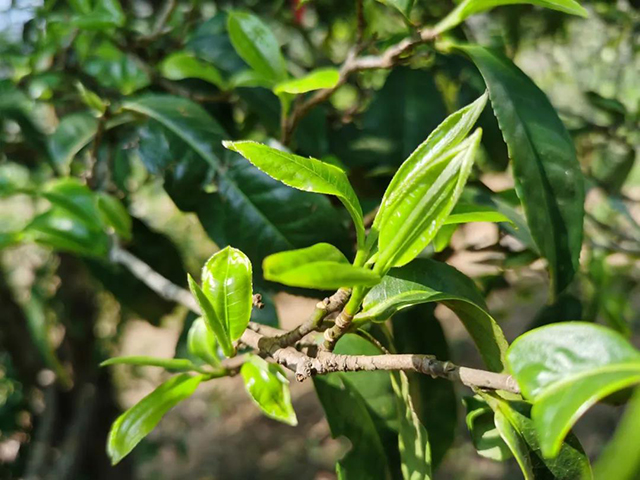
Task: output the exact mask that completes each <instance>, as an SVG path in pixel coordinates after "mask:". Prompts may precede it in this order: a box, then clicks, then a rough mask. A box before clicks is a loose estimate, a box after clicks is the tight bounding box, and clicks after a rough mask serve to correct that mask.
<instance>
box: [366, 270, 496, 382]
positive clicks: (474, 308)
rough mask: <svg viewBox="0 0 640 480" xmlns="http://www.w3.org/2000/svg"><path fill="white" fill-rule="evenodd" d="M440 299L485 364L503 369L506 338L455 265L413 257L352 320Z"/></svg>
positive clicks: (391, 273)
mask: <svg viewBox="0 0 640 480" xmlns="http://www.w3.org/2000/svg"><path fill="white" fill-rule="evenodd" d="M428 302H442V303H443V304H444V305H446V306H447V307H449V308H451V309H452V310H453V311H454V312H455V313H456V314H457V315H458V317H459V318H460V320H461V321H462V323H464V326H465V328H466V329H467V331H468V332H469V334H470V335H471V336H472V338H473V340H474V341H475V343H476V345H477V346H478V349H479V350H480V354H481V355H482V357H483V359H484V361H485V363H486V364H487V366H488V367H489V368H490V369H491V370H494V371H501V370H502V369H503V359H504V354H505V352H506V349H507V346H508V344H507V341H506V339H505V338H504V334H503V333H502V330H501V328H500V326H499V325H498V324H497V323H496V321H495V320H494V319H493V318H492V317H491V315H490V314H489V313H488V312H487V307H486V305H485V302H484V299H483V298H482V295H481V294H480V292H479V291H478V290H477V288H476V287H475V285H474V284H473V281H471V280H470V279H469V278H468V277H466V276H465V275H463V274H462V273H460V272H459V271H458V270H456V269H455V268H453V267H451V266H449V265H447V264H445V263H442V262H436V261H434V260H429V259H419V260H414V261H413V262H411V263H410V264H409V265H406V266H404V267H402V268H397V269H392V270H390V271H389V273H388V274H387V275H386V276H385V277H383V279H382V281H381V282H380V283H379V284H378V285H376V286H375V287H373V289H372V290H371V291H370V292H369V294H368V295H367V296H366V297H365V299H364V303H363V308H362V311H361V312H360V313H359V314H358V315H356V322H364V321H369V320H373V321H384V320H386V319H387V318H390V317H391V316H393V314H394V313H396V312H397V311H399V310H402V309H403V308H407V307H409V306H411V305H417V304H420V303H428Z"/></svg>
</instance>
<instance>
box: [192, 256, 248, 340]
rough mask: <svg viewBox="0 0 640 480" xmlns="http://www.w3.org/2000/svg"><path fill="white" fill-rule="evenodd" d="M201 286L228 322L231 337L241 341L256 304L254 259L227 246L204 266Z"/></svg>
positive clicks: (227, 328) (217, 310) (219, 316)
mask: <svg viewBox="0 0 640 480" xmlns="http://www.w3.org/2000/svg"><path fill="white" fill-rule="evenodd" d="M202 289H203V291H204V294H205V295H206V296H207V298H208V299H209V301H210V302H211V305H213V308H214V310H215V312H216V315H217V316H218V318H220V319H221V320H222V322H223V325H225V330H226V331H227V332H228V334H229V339H230V340H231V341H232V342H234V341H236V340H238V339H239V338H240V337H241V336H242V334H243V333H244V331H245V330H246V328H247V325H248V324H249V318H250V317H251V307H252V304H253V300H252V297H253V286H252V281H251V262H250V261H249V259H248V258H247V256H246V255H245V254H244V253H242V252H241V251H240V250H238V249H236V248H233V247H226V248H224V249H222V250H220V251H219V252H217V253H215V254H214V255H212V256H211V258H210V259H209V260H208V261H207V263H206V264H205V266H204V267H203V268H202Z"/></svg>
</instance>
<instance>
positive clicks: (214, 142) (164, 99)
mask: <svg viewBox="0 0 640 480" xmlns="http://www.w3.org/2000/svg"><path fill="white" fill-rule="evenodd" d="M122 108H124V109H126V110H131V111H134V112H138V113H141V114H143V115H146V116H148V117H151V118H153V119H154V120H157V121H158V122H160V123H161V124H162V125H164V126H165V127H166V128H168V129H169V130H171V131H172V132H173V133H175V134H176V135H178V136H179V137H180V138H181V139H182V140H184V141H185V142H186V143H187V144H188V145H189V146H190V147H191V148H193V149H194V150H195V151H196V152H197V153H198V154H199V155H200V156H201V157H202V158H203V159H205V160H206V161H207V162H209V164H210V165H212V166H213V167H216V168H217V167H218V166H219V165H220V158H221V153H222V151H221V150H220V149H219V147H218V146H219V145H220V142H221V141H222V139H223V138H224V137H226V134H225V132H224V130H223V129H222V127H221V126H220V125H219V124H218V123H217V122H216V121H215V120H214V119H213V118H212V117H211V116H210V115H209V114H208V113H207V112H206V111H205V110H204V109H203V108H202V107H201V106H200V105H198V104H196V103H193V102H192V101H191V100H188V99H186V98H182V97H176V96H173V95H160V94H154V95H145V96H142V97H137V98H134V99H131V100H127V101H126V102H124V103H123V105H122Z"/></svg>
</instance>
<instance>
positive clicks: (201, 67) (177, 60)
mask: <svg viewBox="0 0 640 480" xmlns="http://www.w3.org/2000/svg"><path fill="white" fill-rule="evenodd" d="M160 72H161V73H162V76H163V77H165V78H168V79H169V80H184V79H185V78H198V79H200V80H204V81H205V82H209V83H212V84H213V85H215V86H216V87H218V88H220V89H221V90H224V89H225V88H226V87H227V85H226V82H225V80H224V78H222V75H221V74H220V72H219V71H218V69H217V68H216V67H214V66H213V65H212V64H210V63H207V62H205V61H203V60H200V59H198V58H196V57H194V56H192V55H191V54H189V53H187V52H176V53H172V54H171V55H169V56H168V57H166V58H165V59H164V60H163V61H162V63H161V64H160Z"/></svg>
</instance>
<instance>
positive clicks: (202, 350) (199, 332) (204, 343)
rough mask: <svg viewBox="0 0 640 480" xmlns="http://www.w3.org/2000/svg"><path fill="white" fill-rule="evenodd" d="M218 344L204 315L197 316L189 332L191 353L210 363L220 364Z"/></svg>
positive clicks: (188, 339)
mask: <svg viewBox="0 0 640 480" xmlns="http://www.w3.org/2000/svg"><path fill="white" fill-rule="evenodd" d="M216 345H217V342H216V337H215V335H214V333H213V332H212V331H211V330H210V329H209V327H207V324H206V323H205V321H204V319H203V318H202V317H198V318H196V319H195V320H194V322H193V323H192V324H191V328H189V333H188V334H187V349H188V351H189V353H190V354H191V355H194V356H196V357H198V358H199V359H200V360H202V361H204V362H206V363H208V364H209V365H214V366H219V365H220V359H219V358H218V352H217V349H216Z"/></svg>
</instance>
